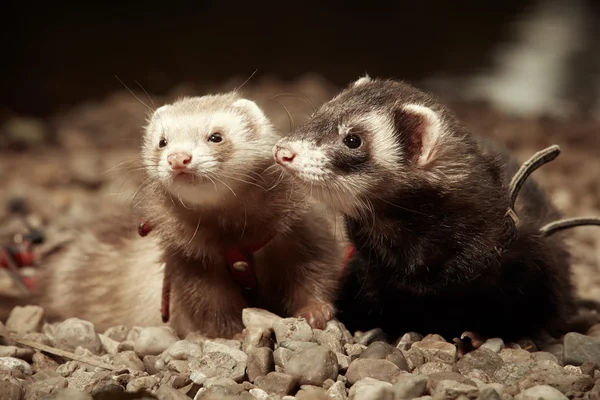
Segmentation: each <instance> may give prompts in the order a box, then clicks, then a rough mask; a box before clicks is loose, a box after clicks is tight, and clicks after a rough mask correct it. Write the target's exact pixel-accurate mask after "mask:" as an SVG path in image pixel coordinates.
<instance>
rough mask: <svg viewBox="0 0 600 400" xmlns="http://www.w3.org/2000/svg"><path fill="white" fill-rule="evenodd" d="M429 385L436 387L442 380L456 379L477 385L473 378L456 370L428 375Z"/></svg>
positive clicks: (466, 383)
mask: <svg viewBox="0 0 600 400" xmlns="http://www.w3.org/2000/svg"><path fill="white" fill-rule="evenodd" d="M428 379H429V381H428V382H429V386H430V388H432V389H434V388H435V387H436V386H437V385H438V384H439V383H440V382H442V381H456V382H460V383H463V384H465V385H470V386H477V384H476V383H475V382H473V381H472V380H471V379H469V378H467V377H464V376H462V375H461V374H459V373H456V372H437V373H435V374H431V375H429V376H428Z"/></svg>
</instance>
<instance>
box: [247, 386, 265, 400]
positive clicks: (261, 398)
mask: <svg viewBox="0 0 600 400" xmlns="http://www.w3.org/2000/svg"><path fill="white" fill-rule="evenodd" d="M249 392H250V394H251V395H252V396H254V398H256V399H258V400H267V399H268V398H269V394H268V393H267V392H265V391H264V390H262V389H258V388H254V389H250V390H249Z"/></svg>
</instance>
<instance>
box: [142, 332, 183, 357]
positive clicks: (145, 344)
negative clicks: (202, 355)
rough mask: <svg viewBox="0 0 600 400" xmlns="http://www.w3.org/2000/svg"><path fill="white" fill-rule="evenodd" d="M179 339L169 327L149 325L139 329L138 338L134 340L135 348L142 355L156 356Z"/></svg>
mask: <svg viewBox="0 0 600 400" xmlns="http://www.w3.org/2000/svg"><path fill="white" fill-rule="evenodd" d="M130 333H131V332H130ZM177 341H178V338H177V336H175V334H174V333H173V332H172V331H171V330H170V329H168V328H165V327H148V328H144V329H141V330H140V331H139V334H138V335H137V338H135V340H134V345H133V350H134V351H135V352H136V353H137V354H138V355H139V356H140V357H144V356H147V355H151V356H155V355H158V354H160V353H162V352H163V351H165V350H166V349H168V348H169V346H171V345H172V344H174V343H175V342H177Z"/></svg>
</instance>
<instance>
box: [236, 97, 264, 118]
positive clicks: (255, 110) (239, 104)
mask: <svg viewBox="0 0 600 400" xmlns="http://www.w3.org/2000/svg"><path fill="white" fill-rule="evenodd" d="M233 107H235V108H240V109H242V110H244V111H245V112H247V113H248V114H249V115H251V116H252V117H253V118H254V119H255V120H257V121H259V122H263V121H265V120H266V119H267V116H266V115H265V113H264V112H263V110H261V108H260V107H259V106H258V104H256V103H255V102H253V101H252V100H248V99H237V100H236V101H234V102H233Z"/></svg>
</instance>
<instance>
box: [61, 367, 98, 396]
mask: <svg viewBox="0 0 600 400" xmlns="http://www.w3.org/2000/svg"><path fill="white" fill-rule="evenodd" d="M94 376H95V373H94V372H87V371H83V370H81V369H78V370H77V371H74V372H73V373H72V374H71V376H69V377H68V378H67V382H68V383H69V387H70V388H73V389H76V390H79V391H82V392H83V391H85V389H86V387H88V386H90V385H91V384H93V382H94Z"/></svg>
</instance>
